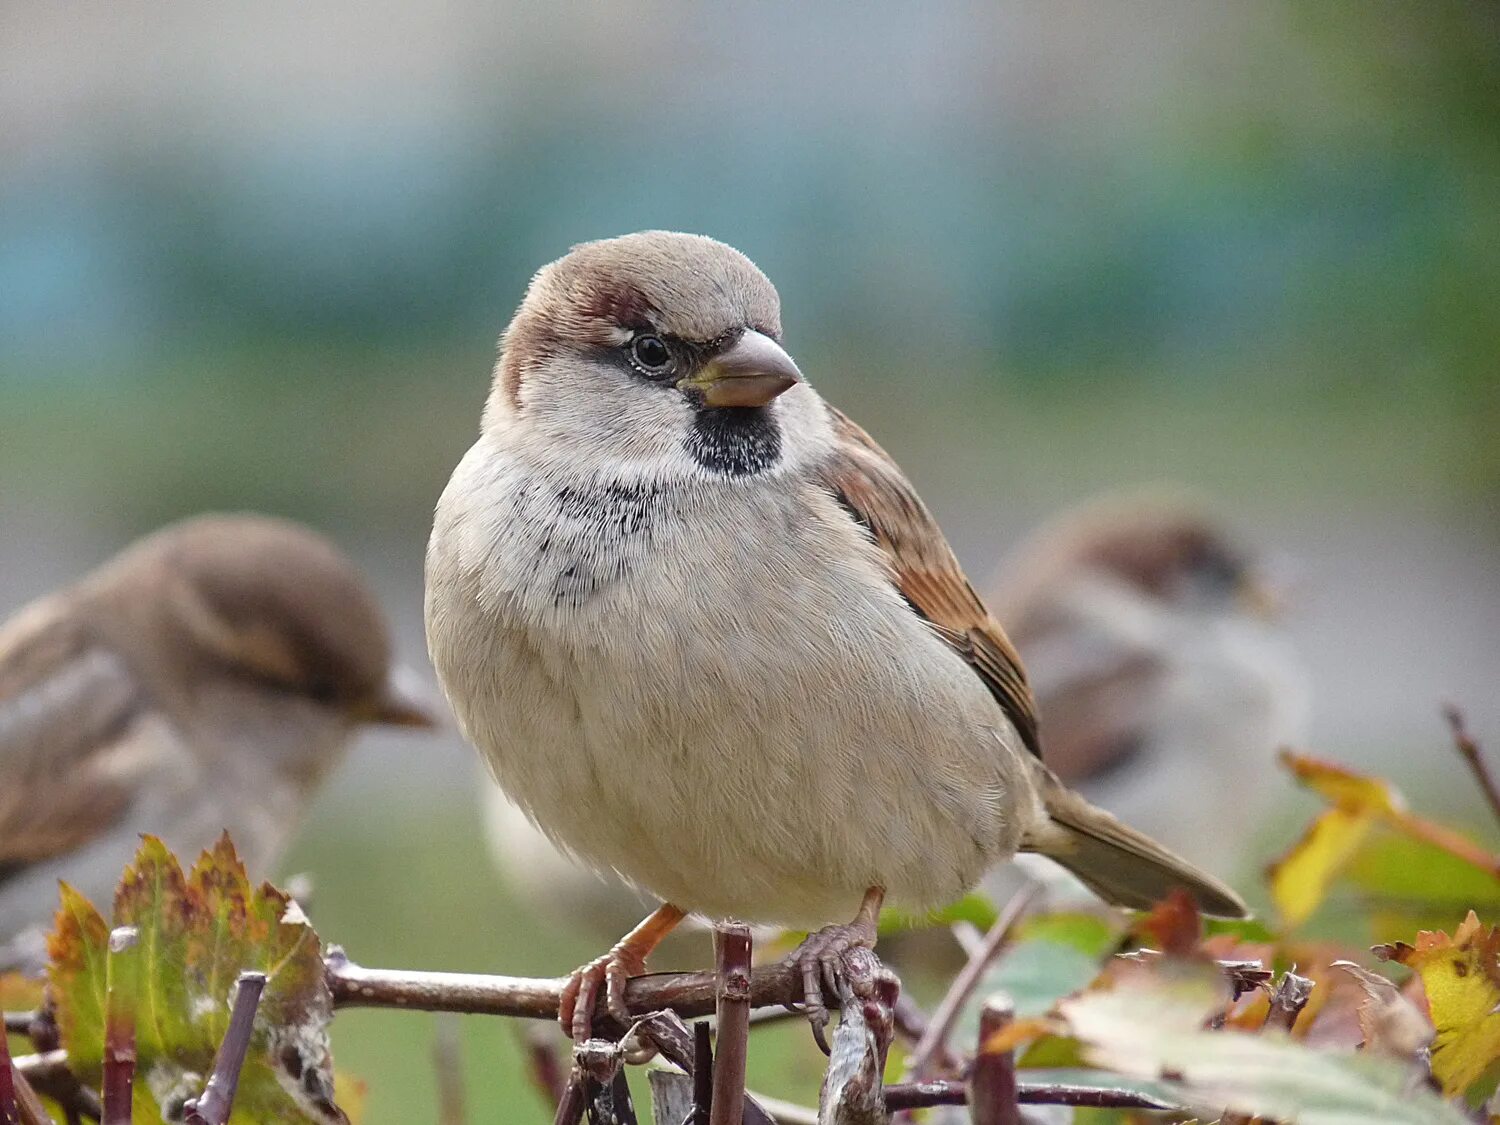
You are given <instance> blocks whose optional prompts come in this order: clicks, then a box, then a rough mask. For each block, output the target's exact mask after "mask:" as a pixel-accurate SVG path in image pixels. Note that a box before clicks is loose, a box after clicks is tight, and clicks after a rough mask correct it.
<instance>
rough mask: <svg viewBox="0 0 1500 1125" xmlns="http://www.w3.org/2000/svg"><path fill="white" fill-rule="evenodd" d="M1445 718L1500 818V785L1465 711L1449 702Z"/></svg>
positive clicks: (1492, 810)
mask: <svg viewBox="0 0 1500 1125" xmlns="http://www.w3.org/2000/svg"><path fill="white" fill-rule="evenodd" d="M1443 718H1445V719H1447V720H1448V729H1449V730H1450V731H1452V732H1453V745H1454V747H1455V748H1456V749H1457V750H1458V752H1459V754H1461V755H1462V756H1463V760H1464V761H1465V762H1466V763H1467V764H1468V767H1469V770H1470V772H1471V773H1473V775H1474V779H1475V780H1476V781H1478V782H1479V791H1480V792H1481V793H1483V794H1484V799H1485V800H1486V801H1488V802H1489V803H1490V811H1491V812H1493V813H1494V814H1495V819H1496V820H1500V786H1497V785H1496V783H1495V775H1494V774H1492V773H1491V772H1490V764H1489V761H1488V760H1487V759H1486V758H1485V756H1484V749H1483V748H1482V747H1481V746H1480V745H1479V743H1478V742H1476V741H1475V740H1474V737H1473V736H1472V735H1470V734H1469V727H1468V724H1467V723H1466V722H1464V713H1463V712H1462V711H1460V710H1459V709H1458V707H1457V706H1456V705H1454V704H1452V703H1447V704H1444V705H1443Z"/></svg>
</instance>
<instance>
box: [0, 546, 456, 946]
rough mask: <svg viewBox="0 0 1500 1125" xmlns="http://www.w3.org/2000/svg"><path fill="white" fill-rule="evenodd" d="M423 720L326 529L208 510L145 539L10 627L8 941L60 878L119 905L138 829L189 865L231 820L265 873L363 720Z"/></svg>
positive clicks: (4, 697)
mask: <svg viewBox="0 0 1500 1125" xmlns="http://www.w3.org/2000/svg"><path fill="white" fill-rule="evenodd" d="M431 722H432V720H431V718H430V717H429V715H428V712H427V711H426V710H425V708H424V706H423V705H422V704H421V703H420V702H419V701H418V700H417V699H416V698H415V696H413V695H411V694H410V693H409V690H408V688H407V687H406V686H405V685H403V684H400V683H398V682H397V680H396V678H395V677H393V676H392V668H391V644H390V638H389V636H388V634H387V632H386V625H385V621H384V619H383V617H382V615H381V612H380V608H379V606H377V604H376V602H375V599H374V597H373V596H372V595H371V593H370V591H369V590H368V589H367V588H366V586H365V583H364V580H363V579H362V578H361V577H360V575H359V574H358V573H357V572H356V571H355V569H354V567H353V566H352V565H351V564H350V563H349V562H348V560H346V559H345V558H344V557H343V556H342V555H340V554H339V553H338V552H337V551H336V550H335V549H334V548H333V547H332V546H331V545H330V544H329V543H327V542H326V541H325V540H323V539H322V538H321V537H319V536H317V535H315V534H313V533H312V532H310V531H308V530H306V529H304V528H301V527H298V526H296V525H295V524H290V523H284V522H282V521H280V520H272V519H264V518H259V517H252V516H208V517H203V518H199V519H193V520H189V521H187V522H184V523H180V524H177V525H175V526H172V527H169V528H167V529H165V530H164V531H160V532H157V533H156V534H154V535H152V536H149V537H148V538H146V539H143V540H142V541H141V542H139V543H137V544H135V545H134V546H132V547H131V548H129V549H128V550H126V551H125V552H124V553H122V554H121V555H119V556H118V557H117V558H115V559H114V560H112V561H111V562H109V563H106V564H105V565H104V566H102V567H100V568H99V569H98V570H97V571H95V572H94V573H93V574H91V575H89V576H88V577H86V578H84V579H83V580H82V581H80V582H79V583H77V584H76V585H74V586H71V587H69V588H67V589H65V590H63V591H61V592H59V593H56V594H53V595H51V596H50V597H47V598H43V599H42V600H40V601H38V602H35V603H33V604H32V605H30V606H28V607H26V608H24V609H22V610H21V611H20V613H18V614H17V615H16V616H15V617H14V618H12V619H11V620H10V621H9V622H7V623H6V624H5V625H4V627H3V628H0V942H4V941H6V940H9V939H15V938H17V937H18V935H21V934H23V933H24V932H26V931H33V932H34V931H35V930H36V929H37V928H41V927H46V926H47V925H49V924H50V922H51V919H52V915H53V913H54V912H55V911H56V909H57V883H58V880H59V879H63V880H66V881H67V882H69V883H71V884H72V885H73V886H75V887H76V888H77V889H78V890H80V891H81V892H83V893H84V894H85V895H86V896H88V898H89V899H91V900H92V901H93V902H94V903H96V904H98V905H100V906H103V907H105V908H107V907H108V904H109V903H110V901H111V900H112V897H113V893H114V887H115V884H116V883H117V882H118V881H119V878H120V873H121V871H122V869H123V868H124V867H125V865H126V864H127V863H128V862H129V861H130V859H131V857H132V856H133V855H134V854H135V851H136V848H137V847H138V846H139V843H140V840H139V837H140V834H141V833H144V832H151V833H155V834H157V835H160V836H161V837H162V838H163V839H164V840H165V841H166V843H167V844H168V846H170V847H171V848H172V849H173V851H174V852H176V853H177V854H178V855H180V856H182V857H183V858H184V859H185V860H187V861H191V860H193V859H196V858H197V855H198V853H199V852H200V851H201V850H202V849H204V848H206V847H208V846H209V845H211V844H212V843H213V842H214V840H215V839H216V838H217V837H218V835H219V834H220V833H221V832H223V831H224V830H225V829H228V830H229V832H230V834H231V836H232V837H233V839H234V842H235V846H236V847H237V848H238V849H239V852H240V855H241V856H242V857H243V858H244V860H245V863H246V864H247V865H248V867H249V868H250V870H252V871H256V872H259V871H264V870H265V869H266V868H268V867H269V866H270V865H272V864H273V863H275V861H276V859H277V858H278V856H279V855H280V853H281V851H282V849H283V848H284V847H285V845H286V844H287V843H288V842H289V841H290V839H291V837H292V836H293V835H294V834H295V832H296V830H297V827H298V824H299V821H300V819H301V816H302V813H303V811H304V809H305V807H306V805H307V802H308V799H309V798H310V797H311V795H312V793H313V791H314V790H315V789H316V788H317V786H318V784H319V782H321V781H322V780H323V778H324V777H325V776H327V774H328V772H329V771H330V770H331V768H332V767H333V766H334V764H335V763H336V762H337V761H338V759H339V757H340V755H341V754H342V752H343V750H344V748H345V747H346V746H347V745H348V743H349V741H350V738H351V736H352V735H353V734H354V732H355V730H356V728H358V727H359V726H360V725H361V724H365V723H394V724H398V725H416V726H429V725H431ZM22 944H23V943H20V942H18V943H17V944H16V946H15V947H14V950H13V952H15V953H16V954H17V955H20V954H21V952H22V950H21V946H22Z"/></svg>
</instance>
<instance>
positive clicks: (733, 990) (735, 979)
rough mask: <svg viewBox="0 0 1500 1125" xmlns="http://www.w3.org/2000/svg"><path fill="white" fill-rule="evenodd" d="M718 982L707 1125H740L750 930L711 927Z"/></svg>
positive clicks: (738, 925)
mask: <svg viewBox="0 0 1500 1125" xmlns="http://www.w3.org/2000/svg"><path fill="white" fill-rule="evenodd" d="M714 975H715V977H716V978H717V986H716V988H715V993H716V996H715V999H716V1001H717V1008H716V1013H715V1014H716V1023H717V1024H718V1043H717V1044H716V1045H715V1047H714V1081H713V1112H712V1113H710V1114H709V1118H708V1120H709V1125H740V1120H741V1118H742V1117H743V1116H744V1112H745V1109H744V1107H745V1062H746V1055H747V1053H748V1051H749V1047H750V927H749V926H746V925H744V924H743V923H740V922H726V923H724V924H723V925H721V926H716V927H714Z"/></svg>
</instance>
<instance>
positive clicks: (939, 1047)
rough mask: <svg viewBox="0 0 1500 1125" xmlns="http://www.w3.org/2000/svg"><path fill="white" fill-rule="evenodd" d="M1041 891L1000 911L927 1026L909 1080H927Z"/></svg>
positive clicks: (1026, 892) (1033, 888) (1027, 891)
mask: <svg viewBox="0 0 1500 1125" xmlns="http://www.w3.org/2000/svg"><path fill="white" fill-rule="evenodd" d="M1040 889H1041V888H1040V887H1039V886H1037V885H1036V884H1032V885H1030V886H1027V887H1023V888H1022V889H1021V890H1019V891H1017V892H1016V893H1015V894H1014V895H1012V896H1011V899H1010V901H1009V902H1007V903H1006V904H1005V907H1004V909H1002V910H1001V911H1000V916H999V917H998V918H996V919H995V924H994V925H993V926H991V927H990V929H989V932H988V933H987V934H985V936H984V942H983V943H982V944H981V945H980V947H979V948H978V949H976V950H975V951H974V953H973V954H972V955H971V956H970V957H969V962H968V964H966V965H965V966H964V967H963V968H962V969H961V970H960V971H959V974H958V976H957V977H955V978H954V980H953V984H952V986H951V987H950V988H949V989H948V994H947V995H946V996H944V997H943V1000H942V1003H940V1004H939V1005H938V1006H937V1010H936V1011H935V1012H933V1013H932V1022H931V1023H930V1024H929V1025H928V1027H927V1034H926V1035H924V1036H922V1041H921V1042H920V1043H918V1044H917V1045H916V1047H915V1049H913V1051H912V1053H911V1057H910V1058H909V1059H908V1060H907V1063H906V1073H907V1075H908V1077H914V1078H922V1077H924V1076H925V1075H926V1074H927V1072H928V1070H929V1069H930V1068H931V1066H932V1063H933V1060H934V1059H935V1058H937V1057H938V1056H939V1054H940V1053H942V1052H943V1051H944V1050H945V1049H946V1047H947V1043H948V1037H949V1036H950V1035H952V1034H953V1028H954V1025H955V1024H957V1022H958V1016H959V1013H960V1012H962V1011H963V1007H964V1005H965V1004H967V1003H968V1002H969V997H970V996H972V995H973V994H974V990H975V989H976V988H978V987H979V981H980V978H982V977H983V976H984V973H985V970H986V969H988V968H989V967H990V964H991V963H992V962H993V961H994V960H995V958H996V957H998V956H999V955H1000V950H1001V949H1002V948H1003V947H1004V946H1005V941H1006V938H1007V937H1009V935H1010V931H1011V930H1012V928H1014V926H1015V924H1016V922H1017V921H1019V920H1020V917H1021V915H1022V914H1024V913H1025V912H1026V909H1027V908H1028V907H1029V906H1030V905H1031V902H1032V899H1034V898H1036V896H1037V894H1038V893H1039V892H1040Z"/></svg>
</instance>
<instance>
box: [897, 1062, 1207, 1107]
mask: <svg viewBox="0 0 1500 1125" xmlns="http://www.w3.org/2000/svg"><path fill="white" fill-rule="evenodd" d="M1022 1073H1023V1074H1024V1073H1025V1072H1024V1071H1023V1072H1022ZM1016 1100H1017V1101H1018V1102H1020V1104H1021V1105H1062V1106H1075V1107H1078V1108H1080V1109H1151V1110H1159V1111H1162V1112H1172V1111H1174V1110H1181V1109H1182V1107H1181V1106H1178V1105H1173V1104H1171V1103H1170V1102H1164V1101H1162V1100H1161V1099H1160V1098H1153V1097H1151V1096H1150V1095H1148V1094H1138V1093H1136V1092H1135V1091H1133V1090H1126V1089H1114V1090H1111V1089H1106V1088H1101V1087H1098V1086H1078V1085H1074V1084H1072V1083H1067V1082H1061V1083H1056V1082H1037V1081H1027V1080H1026V1079H1024V1078H1022V1079H1020V1080H1019V1081H1018V1082H1017V1083H1016ZM885 1104H886V1108H887V1109H890V1110H899V1109H926V1108H928V1107H929V1106H938V1105H968V1104H969V1095H968V1090H967V1089H966V1088H965V1086H964V1084H963V1083H962V1082H955V1081H952V1080H951V1079H942V1078H937V1079H932V1080H931V1081H928V1082H902V1083H898V1084H896V1085H893V1086H887V1087H886V1088H885Z"/></svg>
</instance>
